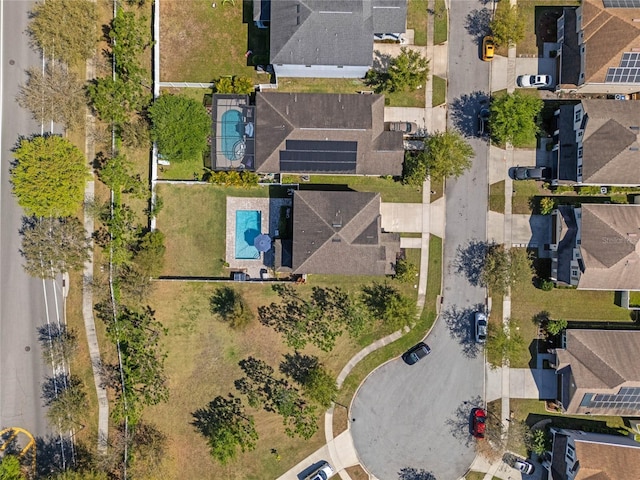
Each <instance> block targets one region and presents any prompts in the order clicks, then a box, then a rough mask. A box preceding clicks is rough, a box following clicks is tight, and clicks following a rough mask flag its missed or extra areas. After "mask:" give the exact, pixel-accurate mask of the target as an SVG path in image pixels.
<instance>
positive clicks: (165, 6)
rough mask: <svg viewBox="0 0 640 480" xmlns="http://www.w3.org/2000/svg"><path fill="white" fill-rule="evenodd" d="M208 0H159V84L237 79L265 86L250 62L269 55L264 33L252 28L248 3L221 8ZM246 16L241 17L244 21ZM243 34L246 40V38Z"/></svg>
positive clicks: (265, 80)
mask: <svg viewBox="0 0 640 480" xmlns="http://www.w3.org/2000/svg"><path fill="white" fill-rule="evenodd" d="M215 3H216V4H217V6H216V8H211V4H212V2H211V0H190V1H188V2H184V1H181V0H165V1H163V2H162V6H161V9H160V39H161V41H160V63H161V65H162V69H161V72H162V78H161V80H162V81H164V82H170V81H172V82H211V81H212V80H214V79H217V78H219V77H220V76H222V75H242V76H248V77H251V78H252V79H254V81H256V83H257V82H262V83H268V80H267V76H264V75H263V76H260V75H258V74H257V73H256V72H255V69H254V67H253V65H251V66H247V63H249V62H250V58H249V59H247V57H245V53H246V52H247V50H252V51H253V55H254V56H258V55H260V56H264V55H265V54H266V55H267V58H268V52H269V45H268V30H258V29H257V28H255V27H254V24H253V21H251V20H252V19H251V18H243V10H246V13H247V14H248V13H250V7H251V3H250V2H246V5H243V3H245V2H243V1H242V0H236V1H235V2H233V3H232V2H228V3H226V4H223V3H222V2H221V1H218V2H215ZM247 16H249V15H245V17H247ZM249 31H250V32H251V38H249Z"/></svg>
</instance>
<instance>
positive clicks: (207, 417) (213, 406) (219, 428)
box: [191, 395, 258, 464]
mask: <svg viewBox="0 0 640 480" xmlns="http://www.w3.org/2000/svg"><path fill="white" fill-rule="evenodd" d="M191 423H192V425H193V426H194V427H195V428H196V430H198V431H199V432H200V433H201V434H202V435H203V436H204V437H205V438H206V439H207V443H208V444H209V451H210V452H211V456H212V457H213V458H214V459H215V460H217V461H218V462H220V463H221V464H225V463H227V462H228V461H229V460H232V459H234V458H235V457H236V454H237V451H238V449H240V450H241V451H243V452H245V451H251V450H253V449H255V448H256V440H257V439H258V433H257V432H256V429H255V426H254V422H253V417H251V416H249V415H247V414H246V413H245V411H244V406H243V405H242V401H241V400H240V399H239V398H237V397H234V396H233V395H229V398H225V397H221V396H218V397H216V398H214V399H213V400H212V401H211V402H209V405H207V406H206V407H205V408H200V409H198V410H196V411H195V412H194V413H193V422H191Z"/></svg>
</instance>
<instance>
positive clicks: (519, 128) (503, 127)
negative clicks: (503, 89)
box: [489, 90, 544, 147]
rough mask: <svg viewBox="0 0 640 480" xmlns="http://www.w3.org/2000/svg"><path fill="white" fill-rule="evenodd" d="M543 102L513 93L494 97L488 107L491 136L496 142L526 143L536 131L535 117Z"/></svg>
mask: <svg viewBox="0 0 640 480" xmlns="http://www.w3.org/2000/svg"><path fill="white" fill-rule="evenodd" d="M543 105H544V103H543V101H542V100H541V99H540V98H538V97H532V96H530V95H523V94H521V93H520V92H518V91H517V90H516V91H515V92H513V93H510V94H506V95H501V96H498V97H494V100H493V101H492V102H491V107H490V112H491V113H490V118H489V121H490V122H491V137H492V138H493V140H494V141H495V142H496V143H498V144H505V143H507V142H509V143H511V144H513V145H514V146H516V147H517V146H520V145H526V144H527V142H529V141H531V139H532V138H535V136H536V134H537V133H538V125H537V124H536V119H537V117H538V114H539V113H540V111H541V110H542V107H543Z"/></svg>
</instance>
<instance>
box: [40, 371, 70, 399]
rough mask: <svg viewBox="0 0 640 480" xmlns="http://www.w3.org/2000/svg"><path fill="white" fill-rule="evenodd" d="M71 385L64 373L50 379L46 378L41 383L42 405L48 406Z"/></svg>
mask: <svg viewBox="0 0 640 480" xmlns="http://www.w3.org/2000/svg"><path fill="white" fill-rule="evenodd" d="M70 384H71V379H70V378H69V376H68V375H67V374H66V373H60V374H58V375H54V376H52V377H47V378H46V379H45V381H44V382H42V396H41V398H42V400H44V405H45V406H49V405H51V403H52V402H53V401H54V400H55V399H56V398H57V397H58V395H60V393H62V392H63V391H64V390H65V389H66V388H67V387H68V386H69V385H70Z"/></svg>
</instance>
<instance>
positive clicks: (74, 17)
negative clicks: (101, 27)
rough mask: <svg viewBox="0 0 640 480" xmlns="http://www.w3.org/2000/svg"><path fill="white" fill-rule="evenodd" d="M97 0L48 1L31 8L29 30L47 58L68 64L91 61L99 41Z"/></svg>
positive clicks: (34, 41)
mask: <svg viewBox="0 0 640 480" xmlns="http://www.w3.org/2000/svg"><path fill="white" fill-rule="evenodd" d="M97 25H98V15H97V12H96V3H95V2H92V1H90V0H47V1H46V2H39V3H36V5H35V6H34V7H33V10H31V21H30V22H29V27H28V29H27V31H28V32H29V34H30V35H31V38H32V40H33V43H34V44H35V45H36V46H37V47H38V48H40V49H42V50H43V51H44V55H45V56H46V57H47V58H55V59H57V60H62V61H63V62H65V63H68V64H75V63H76V62H79V61H83V60H87V59H89V58H91V57H92V56H93V55H94V54H95V48H96V43H97V42H98V33H97V28H96V26H97Z"/></svg>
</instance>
